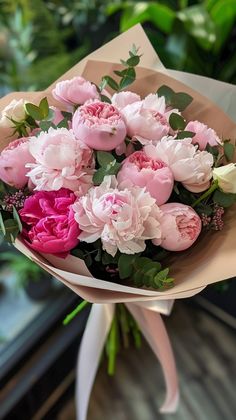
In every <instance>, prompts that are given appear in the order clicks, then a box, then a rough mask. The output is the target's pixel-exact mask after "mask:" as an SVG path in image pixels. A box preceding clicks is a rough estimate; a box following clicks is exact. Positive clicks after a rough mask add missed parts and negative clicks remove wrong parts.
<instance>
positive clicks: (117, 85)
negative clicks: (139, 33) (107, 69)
mask: <svg viewBox="0 0 236 420" xmlns="http://www.w3.org/2000/svg"><path fill="white" fill-rule="evenodd" d="M138 51H139V48H137V47H136V46H135V45H134V44H133V46H132V48H131V50H130V51H129V58H128V59H127V60H120V61H121V64H122V65H123V66H124V70H114V74H115V75H116V76H118V77H119V78H120V80H119V81H118V82H117V81H116V80H115V79H113V77H111V76H108V75H106V76H103V78H102V81H101V83H100V86H99V89H100V90H101V91H102V90H103V89H104V88H105V87H106V86H107V85H108V86H110V88H111V89H113V90H114V91H115V92H120V91H122V90H124V89H125V88H127V87H128V86H129V85H131V84H132V83H133V82H134V81H135V79H136V71H135V67H136V66H137V65H138V64H139V62H140V57H141V54H140V55H139V54H138Z"/></svg>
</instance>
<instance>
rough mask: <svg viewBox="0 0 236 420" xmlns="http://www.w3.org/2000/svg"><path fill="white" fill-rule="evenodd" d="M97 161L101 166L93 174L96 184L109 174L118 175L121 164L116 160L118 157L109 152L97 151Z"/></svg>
mask: <svg viewBox="0 0 236 420" xmlns="http://www.w3.org/2000/svg"><path fill="white" fill-rule="evenodd" d="M97 161H98V164H99V165H100V168H99V169H97V171H96V172H95V173H94V175H93V183H94V184H95V185H100V184H101V183H102V181H103V179H104V177H105V176H107V175H116V174H117V173H118V171H119V169H120V166H121V164H120V163H118V162H117V161H116V158H115V157H114V156H113V155H112V154H111V153H108V152H97Z"/></svg>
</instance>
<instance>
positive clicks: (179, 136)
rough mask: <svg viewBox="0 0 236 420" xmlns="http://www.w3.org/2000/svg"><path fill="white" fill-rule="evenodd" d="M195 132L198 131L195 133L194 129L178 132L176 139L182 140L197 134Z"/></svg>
mask: <svg viewBox="0 0 236 420" xmlns="http://www.w3.org/2000/svg"><path fill="white" fill-rule="evenodd" d="M195 134H196V133H193V131H180V132H179V133H178V134H177V136H176V139H178V140H182V139H187V138H192V137H194V136H195Z"/></svg>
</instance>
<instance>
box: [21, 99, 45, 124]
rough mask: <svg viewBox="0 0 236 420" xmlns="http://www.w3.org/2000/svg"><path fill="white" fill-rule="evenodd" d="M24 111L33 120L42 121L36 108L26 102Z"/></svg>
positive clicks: (41, 116)
mask: <svg viewBox="0 0 236 420" xmlns="http://www.w3.org/2000/svg"><path fill="white" fill-rule="evenodd" d="M25 110H26V112H27V114H28V115H30V116H31V117H32V118H33V119H34V120H36V121H40V120H43V115H42V113H41V111H40V109H39V107H38V106H36V105H34V104H31V103H29V102H28V103H26V104H25Z"/></svg>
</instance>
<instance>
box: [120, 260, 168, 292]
mask: <svg viewBox="0 0 236 420" xmlns="http://www.w3.org/2000/svg"><path fill="white" fill-rule="evenodd" d="M118 269H119V275H120V278H121V279H126V278H130V279H131V280H132V281H133V282H134V284H135V285H136V286H137V287H142V286H145V287H150V288H152V289H165V288H169V287H171V286H173V284H174V279H173V278H171V277H169V268H164V269H162V266H161V264H160V262H158V261H153V260H151V259H150V258H147V257H140V255H139V254H134V255H127V254H121V255H120V257H119V260H118Z"/></svg>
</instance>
